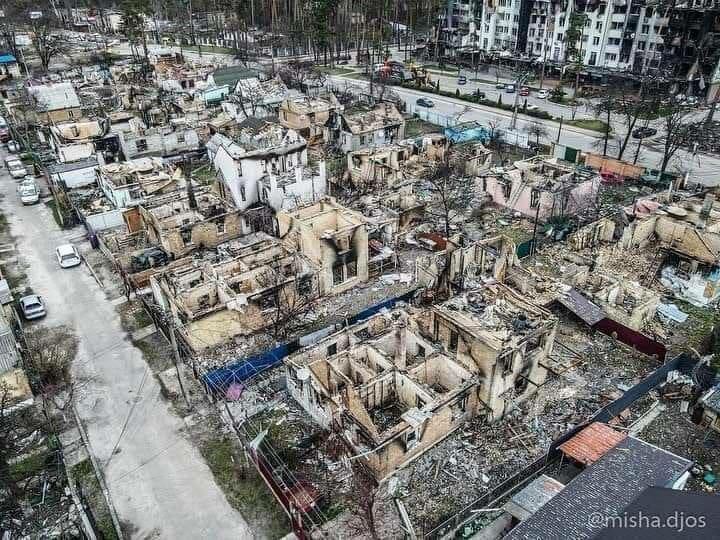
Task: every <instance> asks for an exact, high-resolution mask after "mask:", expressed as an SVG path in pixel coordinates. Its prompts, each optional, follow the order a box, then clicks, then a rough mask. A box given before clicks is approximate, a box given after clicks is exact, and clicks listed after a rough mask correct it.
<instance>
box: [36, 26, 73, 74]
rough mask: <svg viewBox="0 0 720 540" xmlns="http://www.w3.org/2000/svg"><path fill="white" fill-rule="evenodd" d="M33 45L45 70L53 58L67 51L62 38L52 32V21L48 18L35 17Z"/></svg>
mask: <svg viewBox="0 0 720 540" xmlns="http://www.w3.org/2000/svg"><path fill="white" fill-rule="evenodd" d="M32 31H33V36H32V46H33V49H35V52H36V53H37V55H38V58H39V59H40V65H41V66H42V70H43V71H47V70H48V67H49V66H50V62H51V61H52V59H53V58H55V57H57V56H60V55H62V54H64V53H65V52H66V49H65V45H64V43H63V41H62V39H61V38H60V36H57V35H55V34H53V33H52V30H51V28H50V21H49V20H48V19H46V18H44V17H43V18H41V19H35V20H34V21H33V23H32Z"/></svg>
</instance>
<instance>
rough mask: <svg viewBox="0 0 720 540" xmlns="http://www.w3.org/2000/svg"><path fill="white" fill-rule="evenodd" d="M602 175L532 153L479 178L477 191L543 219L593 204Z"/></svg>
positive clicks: (517, 210) (504, 204) (570, 213)
mask: <svg viewBox="0 0 720 540" xmlns="http://www.w3.org/2000/svg"><path fill="white" fill-rule="evenodd" d="M600 182H601V177H600V175H599V174H598V173H596V172H593V171H588V170H586V169H579V168H577V167H575V166H574V165H572V164H570V163H565V162H562V161H561V160H559V159H557V158H550V157H547V156H535V157H532V158H529V159H526V160H523V161H516V162H515V163H514V165H513V166H512V167H510V168H507V169H506V168H496V169H493V170H491V171H490V174H488V175H485V176H483V177H481V178H479V179H478V192H479V193H481V194H484V196H485V197H487V199H488V201H489V202H491V203H492V204H495V205H497V206H501V207H504V208H507V209H508V210H512V211H514V212H520V213H521V214H523V215H524V216H526V217H529V218H535V217H536V216H537V218H538V220H539V221H541V222H546V221H547V220H549V219H550V218H553V217H565V216H572V215H576V214H578V213H580V212H582V211H584V210H587V209H588V208H592V206H593V205H594V204H595V199H596V197H597V193H598V190H599V189H600Z"/></svg>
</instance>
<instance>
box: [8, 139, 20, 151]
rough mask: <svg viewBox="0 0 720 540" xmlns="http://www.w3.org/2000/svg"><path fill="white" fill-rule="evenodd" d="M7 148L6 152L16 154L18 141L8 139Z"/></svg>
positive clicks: (18, 147)
mask: <svg viewBox="0 0 720 540" xmlns="http://www.w3.org/2000/svg"><path fill="white" fill-rule="evenodd" d="M7 149H8V152H11V153H13V154H17V153H18V152H19V151H20V143H19V142H17V141H8V143H7Z"/></svg>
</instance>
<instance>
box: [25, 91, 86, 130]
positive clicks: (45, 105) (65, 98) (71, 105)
mask: <svg viewBox="0 0 720 540" xmlns="http://www.w3.org/2000/svg"><path fill="white" fill-rule="evenodd" d="M28 95H29V96H30V100H31V102H32V104H33V106H34V107H35V118H36V119H37V122H38V123H40V124H45V125H50V124H56V123H59V122H72V121H74V120H80V118H82V109H81V107H80V99H79V98H78V96H77V93H76V92H75V87H74V86H73V85H72V83H70V82H61V83H54V84H45V85H37V86H30V87H28Z"/></svg>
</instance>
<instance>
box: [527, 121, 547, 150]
mask: <svg viewBox="0 0 720 540" xmlns="http://www.w3.org/2000/svg"><path fill="white" fill-rule="evenodd" d="M525 131H527V133H528V135H530V136H531V137H535V142H536V143H537V145H538V147H539V146H540V137H547V135H548V130H547V128H546V127H545V125H544V124H541V123H540V122H533V123H532V124H529V125H528V126H527V127H526V128H525Z"/></svg>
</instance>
